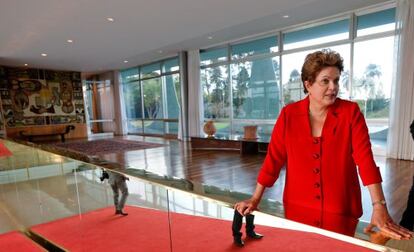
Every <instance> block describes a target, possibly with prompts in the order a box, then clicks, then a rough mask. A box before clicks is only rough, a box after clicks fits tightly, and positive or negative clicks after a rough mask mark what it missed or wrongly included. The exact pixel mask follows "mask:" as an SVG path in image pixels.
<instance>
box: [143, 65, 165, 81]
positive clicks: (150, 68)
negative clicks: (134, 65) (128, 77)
mask: <svg viewBox="0 0 414 252" xmlns="http://www.w3.org/2000/svg"><path fill="white" fill-rule="evenodd" d="M160 74H161V64H160V62H157V63H153V64H150V65H145V66H142V67H141V78H151V77H157V76H160Z"/></svg>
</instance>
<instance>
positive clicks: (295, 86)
mask: <svg viewBox="0 0 414 252" xmlns="http://www.w3.org/2000/svg"><path fill="white" fill-rule="evenodd" d="M394 26H395V8H394V7H392V6H384V7H383V8H382V9H376V10H375V11H374V10H372V11H369V10H364V11H363V12H361V13H359V12H355V13H350V14H345V15H343V16H342V17H337V18H335V19H332V20H331V21H329V20H325V21H323V22H319V23H315V24H311V25H306V26H304V27H296V28H295V29H290V30H286V31H280V32H277V33H275V35H269V36H267V37H264V38H258V39H255V40H250V41H246V42H243V43H235V44H228V45H225V46H223V47H220V48H212V49H206V50H201V51H200V59H201V60H200V66H201V67H200V82H201V87H202V90H203V104H204V121H207V120H214V121H216V123H215V124H216V128H217V130H218V132H217V133H216V135H217V134H218V135H220V134H236V135H240V134H242V133H243V126H244V125H249V124H254V125H258V126H259V137H263V138H265V139H266V138H267V137H268V135H269V134H270V133H271V130H272V128H273V125H274V123H275V119H276V118H277V117H278V115H279V112H280V110H281V108H282V107H283V106H284V105H286V104H289V103H292V102H296V101H298V100H300V99H303V98H304V97H305V93H304V92H303V84H302V81H301V77H300V74H301V68H302V64H303V61H304V59H305V57H306V55H307V54H309V53H311V52H314V51H316V50H320V49H327V48H329V49H332V50H334V51H337V52H339V53H340V54H341V56H342V57H343V59H344V71H343V72H342V75H341V80H340V92H339V97H341V98H343V99H350V100H353V101H355V102H357V103H358V104H359V105H360V108H361V111H362V112H363V113H364V115H365V117H366V119H367V123H368V126H369V131H370V136H371V139H374V140H378V141H380V142H382V144H383V145H384V146H385V144H386V135H387V129H388V116H389V115H388V113H389V98H390V92H391V83H392V70H393V65H392V63H393V43H394V32H395V28H394ZM378 48H381V51H380V53H379V51H378ZM201 123H203V122H201Z"/></svg>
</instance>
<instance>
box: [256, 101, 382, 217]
mask: <svg viewBox="0 0 414 252" xmlns="http://www.w3.org/2000/svg"><path fill="white" fill-rule="evenodd" d="M308 111H309V98H308V97H307V98H305V99H303V100H301V101H298V102H295V103H293V104H289V105H287V106H286V107H284V108H283V109H282V111H281V112H280V115H279V118H278V120H277V122H276V125H275V127H274V129H273V133H272V137H271V140H270V144H269V148H268V152H267V156H266V158H265V161H264V163H263V166H262V168H261V170H260V173H259V176H258V179H257V181H258V183H260V184H261V185H263V186H265V187H270V186H272V185H273V184H274V183H275V181H276V179H277V178H278V177H279V173H280V169H281V168H282V167H283V166H284V165H286V181H285V189H284V194H283V201H284V204H285V205H289V204H294V205H297V206H304V207H308V208H312V209H315V210H320V211H328V212H331V213H337V214H342V215H345V216H351V217H356V218H359V217H360V216H361V215H362V206H361V190H360V185H359V181H358V171H359V175H360V177H361V180H362V182H363V184H364V185H369V184H374V183H380V182H381V181H382V180H381V174H380V172H379V169H378V167H377V166H376V164H375V162H374V158H373V155H372V151H371V143H370V140H369V136H368V128H367V126H366V123H365V119H364V117H363V115H362V113H361V111H360V110H359V107H358V104H356V103H354V102H350V101H345V100H341V99H339V98H337V99H336V101H335V103H334V104H333V105H332V106H330V108H329V110H328V114H327V117H326V120H325V124H324V126H323V129H322V136H321V137H313V136H312V131H311V127H310V123H309V116H308ZM356 165H358V171H357V168H356Z"/></svg>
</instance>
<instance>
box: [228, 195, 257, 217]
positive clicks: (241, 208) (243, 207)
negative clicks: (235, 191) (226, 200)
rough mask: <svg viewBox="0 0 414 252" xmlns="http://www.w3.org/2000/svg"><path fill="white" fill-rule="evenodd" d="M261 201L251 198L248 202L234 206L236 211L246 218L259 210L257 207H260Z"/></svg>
mask: <svg viewBox="0 0 414 252" xmlns="http://www.w3.org/2000/svg"><path fill="white" fill-rule="evenodd" d="M259 201H260V200H257V199H255V198H250V199H248V200H244V201H241V202H237V203H236V204H235V205H234V209H236V210H237V212H239V213H240V214H241V215H243V216H246V214H250V213H251V212H253V211H254V210H257V209H258V208H257V205H259Z"/></svg>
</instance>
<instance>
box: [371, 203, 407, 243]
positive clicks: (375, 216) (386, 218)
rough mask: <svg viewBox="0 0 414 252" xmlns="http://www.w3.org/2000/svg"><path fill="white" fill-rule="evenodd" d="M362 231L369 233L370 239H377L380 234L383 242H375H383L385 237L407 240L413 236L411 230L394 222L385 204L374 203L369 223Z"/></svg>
mask: <svg viewBox="0 0 414 252" xmlns="http://www.w3.org/2000/svg"><path fill="white" fill-rule="evenodd" d="M374 227H376V228H378V230H379V234H378V233H377V232H375V231H374V230H373V229H374ZM364 232H365V233H367V234H370V235H371V241H373V242H375V241H377V238H375V237H378V236H381V237H382V239H381V240H383V242H378V241H377V242H376V243H381V244H385V242H386V241H387V239H395V240H409V239H411V238H412V237H413V232H410V231H409V230H407V229H405V228H403V227H401V226H399V225H398V224H395V223H394V221H393V220H392V219H391V217H390V215H389V214H388V210H387V207H386V206H385V205H375V206H374V207H373V210H372V217H371V223H370V224H369V225H368V226H367V227H366V228H364Z"/></svg>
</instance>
